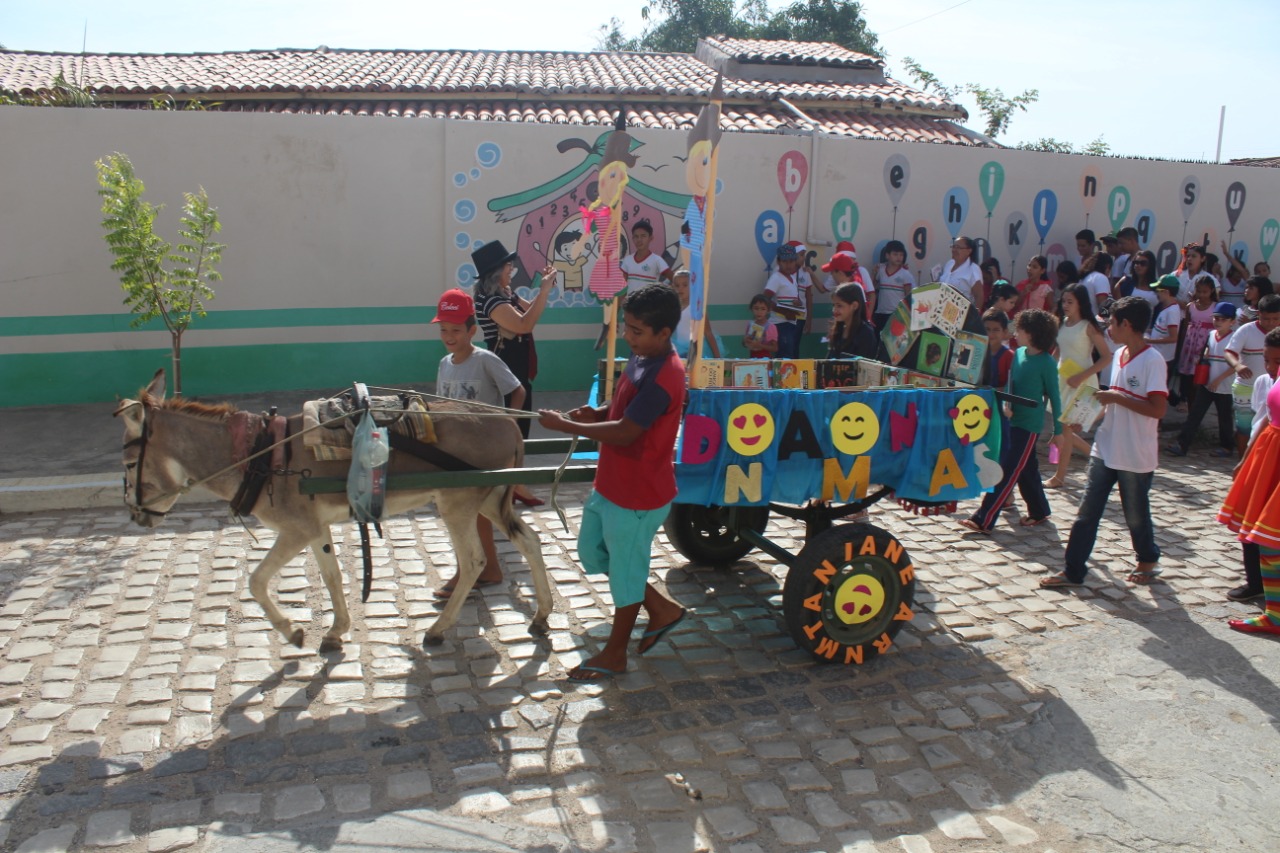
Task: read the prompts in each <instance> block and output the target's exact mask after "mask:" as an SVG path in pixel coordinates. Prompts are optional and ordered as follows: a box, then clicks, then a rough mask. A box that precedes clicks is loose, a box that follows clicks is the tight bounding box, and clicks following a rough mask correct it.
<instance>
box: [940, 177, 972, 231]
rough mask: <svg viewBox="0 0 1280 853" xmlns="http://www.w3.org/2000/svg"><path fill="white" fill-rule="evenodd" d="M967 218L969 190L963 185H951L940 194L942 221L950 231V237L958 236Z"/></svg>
mask: <svg viewBox="0 0 1280 853" xmlns="http://www.w3.org/2000/svg"><path fill="white" fill-rule="evenodd" d="M968 218H969V191H968V190H966V189H965V188H964V187H952V188H951V189H949V190H947V191H946V193H945V194H944V195H943V196H942V221H943V222H945V223H946V225H947V231H949V232H951V239H953V240H954V239H955V238H956V237H959V236H960V230H961V229H962V228H964V221H965V220H966V219H968Z"/></svg>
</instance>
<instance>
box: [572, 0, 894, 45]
mask: <svg viewBox="0 0 1280 853" xmlns="http://www.w3.org/2000/svg"><path fill="white" fill-rule="evenodd" d="M640 17H641V18H642V19H643V21H644V31H643V32H642V33H641V34H640V35H638V36H628V35H627V34H626V33H625V32H623V30H622V23H621V22H620V21H619V20H618V19H617V18H612V19H610V21H609V23H607V24H604V25H603V26H601V27H600V35H599V38H598V40H597V44H596V46H597V47H598V48H599V49H600V50H638V51H655V52H661V53H693V52H694V50H696V49H697V46H698V39H699V38H704V37H706V36H712V35H724V36H728V37H730V38H741V39H785V40H790V41H828V42H834V43H836V44H838V45H840V46H841V47H846V48H848V49H849V50H855V51H858V52H859V53H866V54H870V55H872V56H880V43H879V39H878V38H876V34H875V33H873V32H871V30H870V29H868V28H867V22H866V19H865V18H864V17H863V12H862V4H861V3H858V2H854V0H796V2H793V3H791V4H790V5H787V6H785V7H783V8H780V9H773V8H771V7H770V6H769V4H768V0H743V2H741V3H736V2H734V0H647V2H646V3H645V5H644V6H642V7H641V9H640Z"/></svg>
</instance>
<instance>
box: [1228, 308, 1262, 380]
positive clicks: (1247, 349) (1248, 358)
mask: <svg viewBox="0 0 1280 853" xmlns="http://www.w3.org/2000/svg"><path fill="white" fill-rule="evenodd" d="M1266 339H1267V335H1266V333H1265V332H1263V331H1262V329H1260V328H1259V327H1258V321H1257V320H1255V321H1253V322H1252V323H1246V324H1244V325H1243V326H1241V327H1240V328H1239V329H1236V331H1235V334H1233V335H1232V336H1231V341H1230V343H1228V344H1227V352H1229V353H1231V354H1232V355H1233V356H1235V358H1236V361H1239V362H1243V363H1244V366H1245V367H1247V368H1249V369H1250V370H1252V371H1253V375H1254V376H1255V377H1258V376H1262V375H1263V374H1264V373H1266V372H1267V361H1266V359H1265V358H1264V357H1263V353H1262V348H1263V347H1264V346H1265V343H1264V342H1265V341H1266ZM1237 381H1241V380H1237ZM1243 381H1244V382H1246V383H1251V382H1253V381H1254V380H1253V379H1246V380H1243Z"/></svg>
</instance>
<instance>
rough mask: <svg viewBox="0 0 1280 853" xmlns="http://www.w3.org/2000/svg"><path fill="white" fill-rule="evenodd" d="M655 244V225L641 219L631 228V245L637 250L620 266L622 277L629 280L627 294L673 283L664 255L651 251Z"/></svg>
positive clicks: (624, 259)
mask: <svg viewBox="0 0 1280 853" xmlns="http://www.w3.org/2000/svg"><path fill="white" fill-rule="evenodd" d="M652 242H653V225H652V224H650V222H649V220H647V219H641V220H640V221H639V222H637V223H636V224H635V225H632V226H631V245H633V246H635V247H636V250H635V251H634V252H632V253H631V254H630V255H627V256H626V257H625V258H623V259H622V262H621V263H620V264H618V266H619V267H621V268H622V275H623V277H624V278H626V280H627V292H628V293H634V292H635V291H637V290H639V289H640V288H642V287H648V286H649V285H651V284H658V283H659V282H663V281H665V282H666V283H667V284H670V283H671V267H670V265H669V264H667V261H666V259H665V258H663V257H662V255H655V254H654V253H653V252H650V251H649V244H650V243H652Z"/></svg>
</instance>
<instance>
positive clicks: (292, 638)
mask: <svg viewBox="0 0 1280 853" xmlns="http://www.w3.org/2000/svg"><path fill="white" fill-rule="evenodd" d="M305 636H306V634H305V633H304V632H303V630H302V629H301V628H294V629H293V633H292V634H290V635H289V644H290V645H293V646H297V647H298V648H302V640H303V638H304V637H305Z"/></svg>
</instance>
